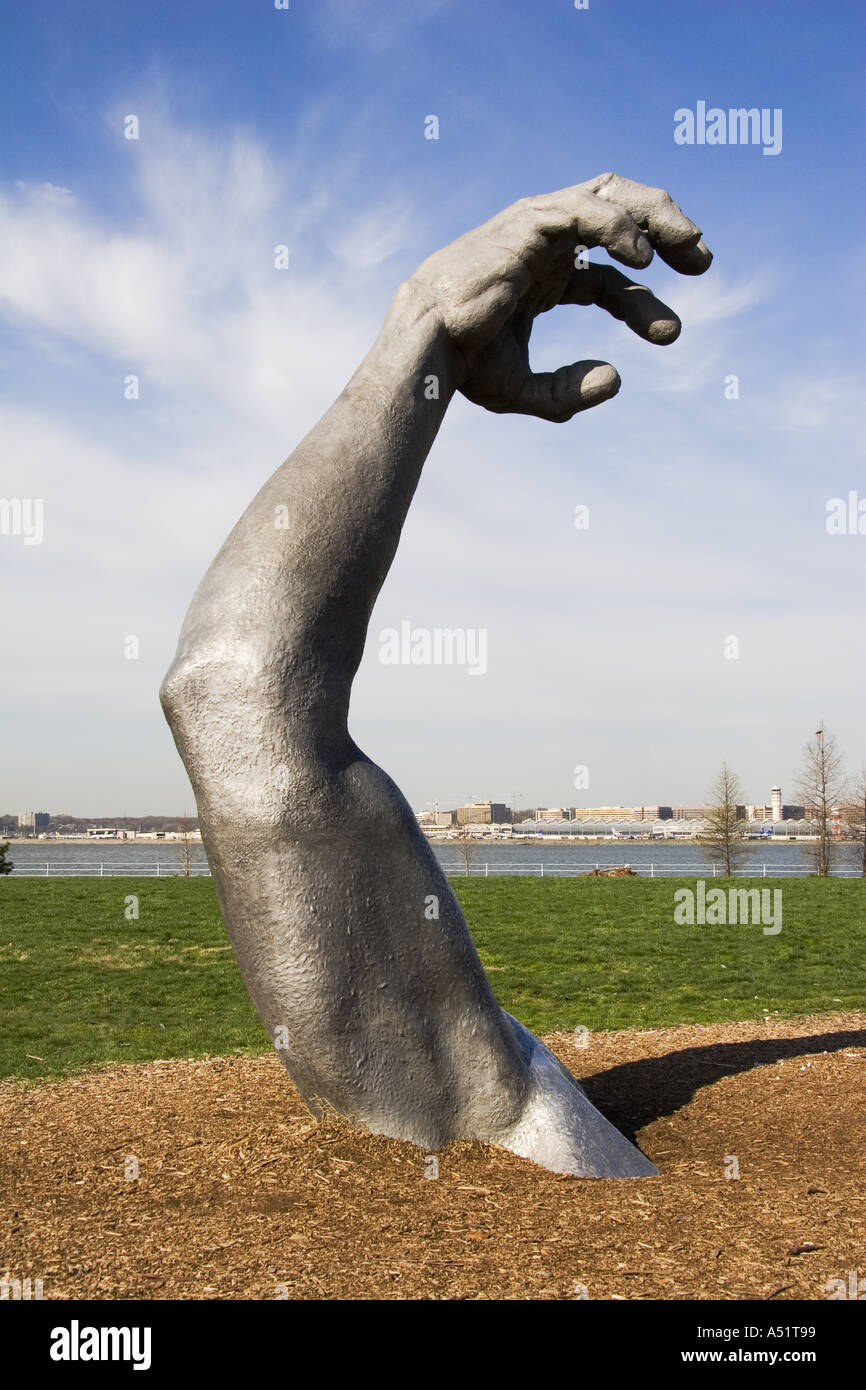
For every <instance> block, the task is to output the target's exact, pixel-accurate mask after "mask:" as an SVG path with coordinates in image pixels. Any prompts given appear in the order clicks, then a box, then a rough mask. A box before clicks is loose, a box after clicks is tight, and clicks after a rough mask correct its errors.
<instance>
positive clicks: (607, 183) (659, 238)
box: [525, 174, 713, 275]
mask: <svg viewBox="0 0 866 1390" xmlns="http://www.w3.org/2000/svg"><path fill="white" fill-rule="evenodd" d="M525 204H526V206H528V207H529V208H531V209H532V211H533V213H534V214H535V216H536V217H537V218H538V225H539V230H541V231H542V232H547V233H552V234H554V235H557V236H561V235H563V234H568V235H571V236H573V237H574V238H575V240H576V242H580V243H582V244H583V245H585V246H587V247H592V246H603V247H604V248H605V250H606V251H608V252H609V254H610V255H611V256H612V257H613V258H614V260H617V261H621V262H622V263H623V264H624V265H629V266H634V267H636V268H637V269H644V268H645V267H646V266H648V265H649V263H650V261H651V260H652V258H653V248H655V249H656V250H658V253H659V255H660V256H661V257H662V260H664V261H666V262H667V264H668V265H670V266H671V267H672V268H673V269H674V270H678V271H680V273H681V274H684V275H700V274H702V273H703V272H704V271H705V270H707V269H708V268H709V266H710V264H711V263H712V259H713V257H712V253H711V252H710V250H709V248H708V247H707V245H706V243H705V242H704V240H703V238H702V236H701V229H700V227H698V226H697V225H696V224H695V223H694V222H692V220H691V219H690V218H688V217H686V215H685V213H684V212H683V211H682V209H681V208H680V207H678V206H677V204H676V203H675V202H674V200H673V198H671V196H670V194H669V193H666V192H665V191H664V189H662V188H651V187H649V186H648V185H647V184H642V183H636V182H635V181H634V180H633V179H624V178H621V177H620V176H619V175H618V174H601V175H600V176H599V177H598V178H596V179H590V180H589V181H588V182H587V183H582V184H576V185H575V186H574V187H573V188H563V189H560V190H559V191H558V192H556V193H548V194H546V195H544V196H543V197H538V198H528V199H526V200H525Z"/></svg>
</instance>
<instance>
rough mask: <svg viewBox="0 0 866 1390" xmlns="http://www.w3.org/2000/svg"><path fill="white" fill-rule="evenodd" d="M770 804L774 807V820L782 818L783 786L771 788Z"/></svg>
mask: <svg viewBox="0 0 866 1390" xmlns="http://www.w3.org/2000/svg"><path fill="white" fill-rule="evenodd" d="M770 804H771V805H772V807H773V820H781V819H782V788H781V787H772V788H771V790H770Z"/></svg>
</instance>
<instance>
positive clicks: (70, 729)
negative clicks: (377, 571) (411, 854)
mask: <svg viewBox="0 0 866 1390" xmlns="http://www.w3.org/2000/svg"><path fill="white" fill-rule="evenodd" d="M863 27H864V26H863V20H862V18H861V12H860V9H859V7H858V6H856V5H853V4H851V3H829V4H822V5H820V6H819V5H816V4H814V3H809V4H807V3H798V0H794V3H790V2H787V3H777V4H774V3H769V4H762V5H760V6H758V7H755V6H752V5H749V4H746V3H745V0H735V3H731V4H727V5H717V6H712V7H704V8H702V9H701V10H700V11H698V10H696V9H695V8H694V7H692V6H688V5H685V4H681V3H671V2H669V3H658V4H655V5H648V4H646V3H645V2H644V3H607V0H590V4H589V8H588V9H587V10H580V11H579V10H576V9H575V8H574V5H573V3H566V0H559V2H558V3H552V2H550V0H541V3H535V4H532V5H530V4H518V3H513V0H500V2H499V3H485V2H484V0H482V2H481V3H476V2H475V0H473V3H472V4H467V3H465V0H464V3H458V2H457V0H453V2H452V0H444V2H443V0H439V2H438V3H437V0H430V3H426V4H425V3H419V0H414V3H403V2H402V0H387V3H386V0H376V3H372V2H371V0H356V2H355V3H349V0H319V3H316V4H312V3H310V4H303V3H300V0H291V5H290V8H289V10H288V11H276V10H275V9H274V8H273V5H269V4H267V3H264V0H262V2H261V3H258V4H256V3H249V0H246V3H240V0H238V3H219V2H218V0H217V3H207V4H205V3H191V2H190V0H185V3H184V4H183V5H176V4H161V3H150V4H146V5H142V4H140V3H137V4H131V3H125V0H121V2H120V3H118V2H117V0H113V3H110V4H109V3H101V4H88V3H75V4H63V3H61V4H53V5H51V6H50V7H47V6H31V7H23V6H22V7H18V9H17V10H16V11H15V12H14V13H13V12H11V11H9V10H7V12H6V15H5V17H4V20H3V30H4V32H3V34H2V53H3V57H2V82H0V121H2V128H3V130H4V135H5V138H4V141H3V146H2V152H0V437H2V453H0V497H5V498H24V497H32V498H42V499H43V501H44V516H45V522H44V539H43V541H42V543H41V544H40V545H28V546H25V545H24V544H23V538H22V537H21V536H20V535H14V534H5V535H0V571H2V576H3V578H2V585H3V587H2V592H3V596H4V616H3V632H4V644H3V645H4V655H5V658H6V659H5V663H4V667H5V670H4V679H3V682H2V687H0V711H2V717H3V726H4V728H5V729H6V730H7V731H11V737H9V736H8V733H7V738H6V740H5V746H4V756H3V764H2V770H0V810H4V811H19V810H25V809H34V808H35V809H49V810H53V811H58V810H63V809H65V810H69V811H73V812H77V813H80V814H86V815H91V814H93V815H95V814H109V815H110V814H122V813H125V814H129V815H134V814H142V813H145V812H147V811H149V810H153V811H164V812H169V813H171V812H175V811H176V812H178V813H180V812H182V811H183V810H185V809H191V808H192V804H193V802H192V795H191V792H190V790H189V787H188V784H187V782H186V778H185V774H184V772H183V769H182V767H181V765H180V762H179V760H178V758H177V755H176V753H175V751H174V747H173V744H172V742H171V738H170V735H169V733H168V730H167V728H166V727H165V725H164V722H163V720H162V716H161V713H160V710H159V706H158V703H157V699H156V691H157V687H158V683H159V679H160V676H161V674H162V672H163V671H164V669H165V668H166V666H167V665H168V662H169V660H170V658H171V654H172V651H173V647H174V643H175V640H176V636H177V631H178V628H179V625H180V621H181V619H182V616H183V613H184V611H185V608H186V605H187V603H188V601H189V599H190V597H191V594H192V592H193V590H194V588H195V586H196V584H197V582H198V580H199V579H200V577H201V575H202V573H203V571H204V569H205V568H206V566H207V564H208V562H209V560H210V558H211V557H212V555H213V554H214V552H215V550H216V549H217V547H218V546H219V544H220V543H221V542H222V540H223V538H224V537H225V535H226V534H227V532H228V531H229V529H230V528H231V526H232V525H233V524H234V521H235V520H236V519H237V516H238V515H239V514H240V512H241V510H242V509H243V508H244V507H245V506H246V504H247V502H248V501H249V500H250V498H251V497H252V495H253V494H254V492H255V491H256V490H257V488H258V486H259V485H260V484H261V483H262V482H263V481H264V480H265V478H266V477H267V476H268V475H269V474H270V473H271V472H272V471H273V469H274V467H276V466H277V464H278V463H279V462H280V461H281V459H282V458H284V457H285V456H286V455H287V454H288V453H289V452H290V451H291V449H292V448H293V447H294V445H295V444H296V443H297V442H298V440H299V439H300V438H301V437H302V435H303V434H304V433H305V432H306V430H307V429H309V427H310V426H311V425H312V424H313V423H314V422H315V420H316V419H317V418H318V416H319V415H320V414H321V413H322V411H323V410H324V409H325V408H326V407H327V405H328V404H329V403H330V401H331V400H332V399H333V397H334V396H335V395H336V394H337V393H338V392H339V390H340V389H341V388H342V386H343V385H344V383H345V381H346V379H347V378H348V376H349V375H350V374H351V372H352V371H353V369H354V367H355V366H356V365H357V363H358V361H359V360H360V358H361V356H362V355H363V353H364V352H365V350H366V348H367V347H368V346H369V344H370V342H371V341H372V339H373V337H374V336H375V333H376V331H377V329H378V326H379V323H380V322H381V319H382V316H383V315H384V312H385V310H386V308H387V305H388V302H389V300H390V297H391V295H392V293H393V291H394V289H395V288H396V286H397V285H398V284H399V282H400V281H401V280H402V279H403V278H405V277H406V276H407V275H408V274H410V273H411V271H412V270H413V268H414V267H415V266H416V265H417V264H418V262H419V261H420V260H422V259H423V258H424V257H425V256H426V255H428V254H429V253H430V252H431V251H432V250H435V249H436V248H438V247H439V246H441V245H443V244H445V243H446V242H447V241H449V240H451V239H453V238H454V237H455V236H458V235H459V234H460V233H461V232H463V231H465V230H468V229H469V228H470V227H472V226H474V225H477V224H478V223H479V222H481V221H483V220H485V219H486V218H487V217H489V216H491V215H492V214H493V213H494V212H496V211H498V210H499V209H500V208H502V207H504V206H505V205H506V204H507V203H509V202H511V201H513V200H514V199H515V198H518V197H521V196H523V195H525V194H527V193H541V192H547V191H550V190H552V189H555V188H559V187H563V186H565V185H568V184H570V183H575V182H578V181H580V180H583V179H586V178H589V177H591V176H592V175H594V174H597V173H600V172H602V171H604V170H606V169H615V170H616V171H618V172H619V173H622V174H625V175H627V176H628V177H631V178H634V179H639V180H641V181H643V182H646V183H651V184H657V185H660V186H662V187H664V188H667V189H668V190H669V191H670V192H671V193H672V195H673V196H674V198H676V200H677V201H678V202H680V203H681V204H682V206H683V208H684V209H685V211H686V212H687V213H688V214H689V215H690V216H691V217H693V218H694V220H695V221H697V222H698V223H699V224H700V225H701V227H702V228H703V230H704V234H705V237H706V239H707V241H708V242H709V244H710V246H711V247H712V249H713V251H714V253H715V257H716V259H715V262H714V265H713V267H712V269H711V270H710V272H709V273H708V274H707V275H706V276H705V277H702V278H700V279H698V280H684V279H682V278H680V277H677V276H676V275H675V274H674V273H673V272H672V271H669V270H668V269H667V268H666V267H664V266H662V265H661V264H660V263H658V262H654V263H653V265H652V266H650V267H649V269H648V270H647V271H646V272H645V274H644V275H643V276H642V277H641V278H642V281H643V282H644V283H648V284H650V285H651V286H652V287H653V289H654V290H656V292H657V293H659V295H660V297H661V298H663V299H666V300H667V301H668V302H669V303H671V304H672V305H673V306H674V307H675V308H676V309H677V311H678V312H679V313H680V315H681V317H682V319H683V324H684V328H683V333H682V336H681V338H680V340H679V341H678V343H676V344H675V345H674V346H672V347H670V348H667V349H658V348H653V347H651V346H649V345H647V344H645V343H642V342H639V341H638V340H636V339H633V338H630V336H629V335H628V333H627V331H626V330H625V329H624V328H623V327H622V325H619V324H615V323H613V322H612V321H610V320H608V319H606V318H605V316H604V315H603V314H602V313H601V312H600V311H598V310H577V309H568V310H566V309H560V310H557V311H554V312H553V313H552V314H550V315H547V316H546V317H545V319H544V320H543V321H542V322H540V323H539V324H538V325H537V327H536V331H535V333H534V336H533V363H534V365H535V366H536V367H539V368H541V369H545V368H548V367H554V366H558V365H560V363H562V362H566V361H571V360H574V359H575V358H578V357H598V358H604V359H607V360H610V361H612V362H614V363H615V364H616V366H617V367H618V368H619V370H620V373H621V375H622V378H623V387H622V391H621V392H620V395H619V396H618V397H617V398H616V400H615V401H613V402H610V403H608V404H606V405H604V406H601V407H600V408H598V409H597V410H596V411H594V412H590V413H588V414H587V415H585V416H578V417H577V418H576V419H574V420H572V421H571V422H570V423H568V424H567V425H563V426H555V425H550V424H546V423H543V422H540V421H535V420H530V419H524V418H521V417H500V416H494V415H490V414H487V413H485V412H483V411H480V410H478V409H477V408H476V407H474V406H471V405H469V403H468V402H465V401H463V400H462V398H458V400H457V401H456V402H455V403H454V404H453V405H452V407H451V409H450V410H449V413H448V416H447V418H446V421H445V425H444V426H443V429H442V432H441V434H440V436H439V439H438V441H437V443H436V446H435V448H434V451H433V453H432V454H431V457H430V459H429V461H428V464H427V468H426V470H425V475H424V478H423V480H422V484H421V487H420V489H419V492H418V495H417V497H416V501H415V503H414V505H413V509H412V511H411V513H410V517H409V521H408V523H407V527H406V530H405V532H404V539H403V542H402V544H401V549H400V551H399V553H398V557H397V561H396V563H395V565H394V568H393V570H392V572H391V574H390V575H389V578H388V581H387V583H386V585H385V588H384V590H383V592H382V595H381V597H380V600H379V604H378V606H377V609H376V611H375V613H374V615H373V620H372V623H371V627H370V635H369V639H368V648H367V654H366V656H365V659H364V663H363V665H362V667H361V671H360V672H359V675H358V679H357V682H356V689H355V694H354V700H353V713H352V721H351V727H352V732H353V734H354V736H355V738H356V739H357V741H358V742H359V743H360V744H361V746H362V747H363V748H364V749H365V751H367V752H368V753H369V754H370V755H371V756H372V757H374V758H375V759H376V760H377V761H379V762H381V763H382V765H383V766H384V767H386V768H387V770H388V771H389V772H390V773H391V774H392V775H393V776H394V777H395V778H396V780H397V781H398V783H399V784H400V785H401V787H403V789H404V791H405V792H406V793H407V795H408V796H409V798H410V800H411V801H412V802H413V804H415V805H416V806H418V807H419V808H420V807H423V806H424V804H425V803H426V802H428V801H433V800H436V799H438V800H439V801H440V802H441V803H442V804H447V803H456V802H459V801H465V800H466V799H467V797H468V796H473V797H482V796H492V797H494V798H497V799H508V800H510V799H511V792H512V790H515V789H516V790H518V791H519V792H520V793H521V795H520V797H519V800H520V802H521V804H523V805H534V804H550V805H561V804H565V805H570V804H587V805H595V804H611V803H620V802H626V803H629V804H630V803H632V802H638V803H641V802H643V803H654V802H657V801H665V802H670V801H675V802H676V801H687V802H694V801H699V800H700V799H701V798H702V797H703V796H704V795H705V793H706V790H707V788H708V785H709V783H710V781H711V780H712V778H713V776H714V774H715V772H716V770H717V768H718V765H719V763H720V762H721V760H722V758H723V757H726V758H727V759H728V760H729V762H730V763H731V764H732V765H733V766H734V767H735V768H736V769H737V770H738V771H739V772H740V775H741V777H742V779H743V782H744V783H745V787H746V791H747V793H748V796H749V799H750V800H763V799H764V798H765V797H766V796H767V795H768V791H769V787H770V785H771V784H772V783H774V782H777V781H778V782H781V784H782V786H783V790H784V792H785V795H786V799H793V788H792V781H793V777H794V772H795V770H796V767H797V765H798V763H799V759H800V750H801V747H802V744H803V743H804V742H805V740H806V738H807V737H808V736H809V735H810V734H811V733H812V731H813V730H814V729H815V728H816V727H817V722H816V721H817V720H818V719H820V718H823V719H825V720H826V723H827V725H828V726H829V727H830V728H832V729H834V730H835V731H836V733H837V735H838V737H839V740H840V743H841V745H842V748H843V750H844V752H845V755H846V759H847V761H848V763H849V765H850V766H851V768H852V770H853V769H856V768H858V767H859V766H860V764H861V763H862V762H863V761H864V759H866V737H864V732H863V721H862V716H861V709H862V706H863V689H864V681H863V675H864V671H863V665H864V662H863V646H864V643H863V620H862V593H863V578H864V556H866V535H855V536H831V535H828V533H827V529H826V518H827V511H826V507H827V502H828V501H829V500H830V499H831V498H834V497H842V498H845V499H847V497H848V494H849V493H850V492H852V491H855V492H857V494H858V497H859V498H860V499H866V469H864V466H863V453H862V438H863V428H862V419H861V413H860V412H861V406H860V402H861V400H862V399H863V390H862V347H861V341H862V328H861V325H862V309H863V282H864V269H863V267H864V245H863V242H864V237H863V230H862V229H863V221H864V219H863V206H862V202H863V200H862V194H861V192H860V189H861V187H862V175H861V174H860V171H859V167H858V166H859V152H860V151H861V150H862V148H863V136H864V130H863V125H864V122H863V99H862V85H863V83H862V58H861V56H860V55H862V52H863V37H864V35H863ZM699 101H704V102H706V104H707V106H708V107H713V106H718V107H721V108H723V109H725V110H727V109H728V108H730V107H741V106H743V107H758V108H768V109H770V110H775V109H776V108H780V109H781V110H782V113H783V115H782V132H783V138H782V149H781V152H780V153H779V154H778V155H775V156H773V155H770V156H767V155H764V154H763V153H762V149H761V147H760V146H754V145H749V146H742V145H726V146H710V145H691V146H684V145H678V144H676V143H675V141H674V139H673V131H674V112H675V111H676V110H677V109H679V108H683V107H689V108H692V109H694V108H695V106H696V104H697V102H699ZM130 113H133V114H135V115H137V116H138V119H139V126H140V131H139V135H140V138H139V139H138V140H137V141H131V140H126V139H124V138H123V123H124V117H125V116H127V115H128V114H130ZM430 114H435V115H436V116H437V118H438V121H439V139H438V140H435V141H434V140H426V139H425V138H424V123H425V117H427V116H428V115H430ZM283 243H284V244H286V245H288V246H289V248H290V257H291V264H290V269H289V270H288V271H287V272H279V271H276V270H275V269H274V263H273V248H274V246H275V245H277V244H283ZM593 258H594V259H603V253H597V252H596V253H593ZM129 374H135V375H136V376H138V378H139V383H140V395H139V399H137V400H127V399H125V397H124V380H125V378H126V377H127V376H128V375H129ZM731 374H735V375H736V376H737V377H738V379H739V398H738V399H736V400H729V399H726V398H725V388H724V382H725V378H726V377H728V376H729V375H731ZM578 504H584V505H586V506H587V507H588V508H589V516H590V525H589V528H588V529H587V530H583V531H576V530H575V527H574V524H573V518H574V508H575V506H576V505H578ZM864 510H866V509H864ZM864 525H866V523H864ZM404 620H408V621H410V622H411V623H412V624H413V626H427V627H429V628H435V627H451V628H455V627H458V628H459V627H464V628H476V629H477V628H483V629H485V630H486V632H487V634H488V669H487V672H486V674H485V675H484V677H483V678H477V679H473V678H472V677H470V676H469V675H468V674H467V672H466V670H465V669H460V668H456V667H450V668H446V667H439V668H435V667H411V666H410V667H401V666H386V665H383V664H382V663H381V661H380V660H379V648H380V643H379V634H380V632H381V631H382V630H383V629H385V628H387V627H391V626H399V624H400V622H401V621H404ZM732 635H734V636H736V637H737V638H738V640H739V650H740V655H739V658H738V659H736V660H731V659H727V658H726V656H725V654H724V653H725V650H726V648H725V640H726V638H728V637H730V636H732ZM129 636H135V637H136V638H137V639H138V643H139V652H140V655H139V656H138V658H137V659H134V660H128V659H126V658H125V656H124V651H125V642H126V639H127V638H128V637H129ZM126 649H128V648H126ZM728 650H730V647H728ZM577 764H582V765H586V766H588V767H589V771H590V785H589V788H588V789H586V790H585V791H581V792H576V791H575V790H574V787H573V770H574V767H575V766H576V765H577Z"/></svg>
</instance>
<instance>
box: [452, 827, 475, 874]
mask: <svg viewBox="0 0 866 1390" xmlns="http://www.w3.org/2000/svg"><path fill="white" fill-rule="evenodd" d="M455 847H456V850H457V857H458V859H460V860H461V861H462V863H463V871H464V873H465V874H466V877H467V878H468V877H469V868H470V865H471V863H472V861H473V859H474V858H475V856H476V854H477V853H478V841H477V840H475V839H473V837H472V836H471V835H470V834H469V826H468V825H464V826H461V828H460V830H459V831H458V832H457V835H456V836H455Z"/></svg>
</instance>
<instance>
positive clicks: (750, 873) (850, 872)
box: [441, 862, 861, 878]
mask: <svg viewBox="0 0 866 1390" xmlns="http://www.w3.org/2000/svg"><path fill="white" fill-rule="evenodd" d="M441 867H442V868H443V869H444V870H445V872H446V874H448V875H450V876H452V877H454V878H462V877H464V876H465V875H466V865H465V864H462V863H460V864H442V865H441ZM625 867H626V866H625V864H601V863H598V864H556V863H538V864H516V863H515V864H488V863H474V862H473V863H471V864H470V865H469V876H470V877H471V878H479V877H480V878H494V877H500V876H502V875H509V876H511V877H514V876H515V875H526V876H529V877H536V878H580V876H581V875H584V876H588V875H590V874H592V871H593V869H604V870H610V869H623V868H625ZM629 867H630V868H632V869H633V870H634V872H635V873H636V874H639V875H640V876H641V877H642V878H717V877H719V878H722V877H724V873H725V869H724V865H723V864H706V865H700V864H694V863H692V864H631V865H630V866H629ZM811 873H814V869H813V868H812V867H811V865H809V864H770V865H769V866H768V865H766V864H763V863H762V864H751V865H749V867H748V868H739V869H735V870H734V875H735V876H736V877H738V878H805V877H807V875H809V874H811ZM860 876H861V871H860V869H859V868H858V867H857V866H856V865H852V864H840V865H839V866H838V867H834V868H833V869H832V870H831V877H833V878H860Z"/></svg>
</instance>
